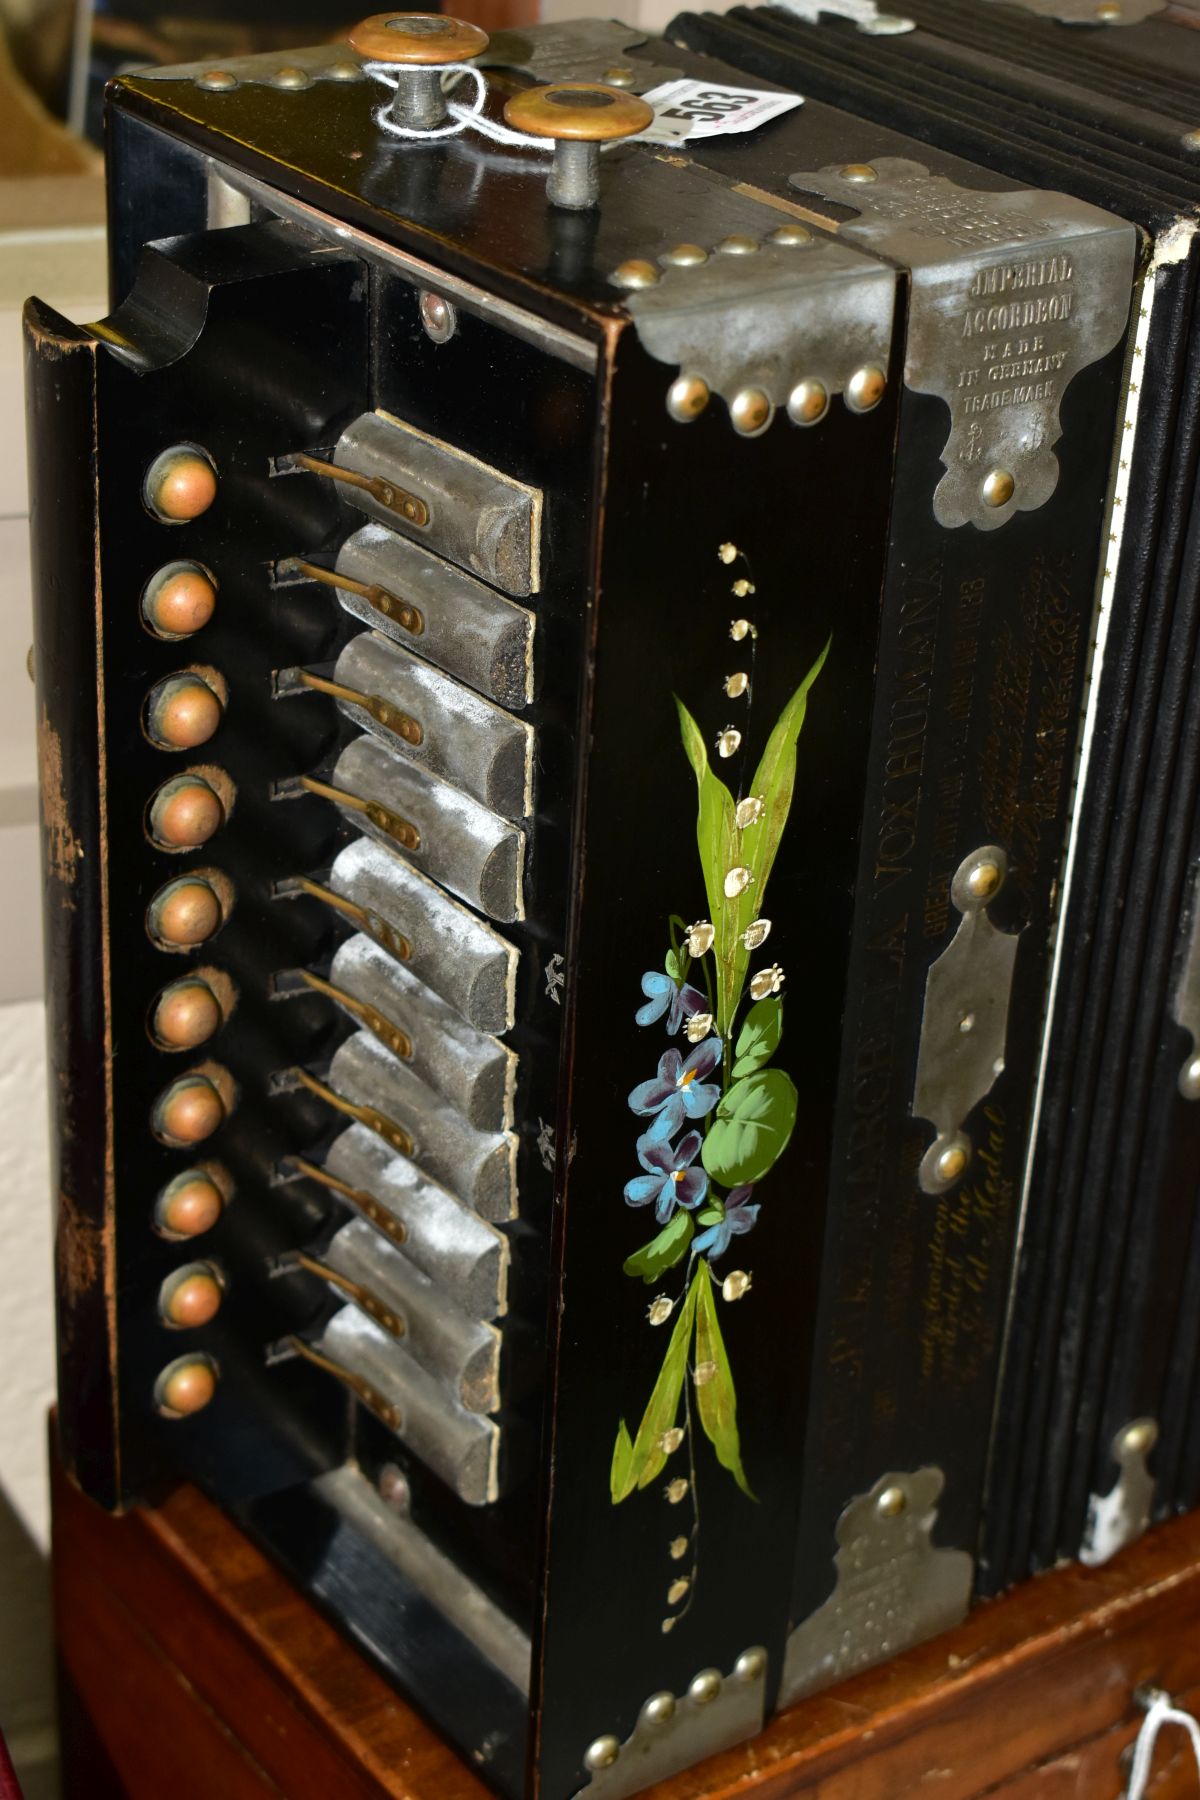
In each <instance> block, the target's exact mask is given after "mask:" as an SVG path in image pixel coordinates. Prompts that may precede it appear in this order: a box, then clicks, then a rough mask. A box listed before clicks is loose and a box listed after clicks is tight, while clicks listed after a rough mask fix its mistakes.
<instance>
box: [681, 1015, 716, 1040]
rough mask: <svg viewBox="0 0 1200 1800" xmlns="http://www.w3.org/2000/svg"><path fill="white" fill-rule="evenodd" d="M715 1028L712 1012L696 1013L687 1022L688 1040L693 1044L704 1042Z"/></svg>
mask: <svg viewBox="0 0 1200 1800" xmlns="http://www.w3.org/2000/svg"><path fill="white" fill-rule="evenodd" d="M712 1028H713V1016H712V1014H711V1013H694V1014H693V1016H692V1017H691V1018H690V1019H689V1020H688V1022H687V1034H688V1041H689V1042H690V1043H693V1044H700V1043H703V1041H704V1039H705V1038H706V1037H707V1036H708V1034H709V1032H710V1031H711V1030H712Z"/></svg>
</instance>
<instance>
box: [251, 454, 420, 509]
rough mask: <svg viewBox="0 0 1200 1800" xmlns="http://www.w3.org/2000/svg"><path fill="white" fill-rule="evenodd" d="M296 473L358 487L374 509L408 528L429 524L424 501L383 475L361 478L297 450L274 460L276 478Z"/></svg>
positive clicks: (350, 470) (351, 471) (336, 465)
mask: <svg viewBox="0 0 1200 1800" xmlns="http://www.w3.org/2000/svg"><path fill="white" fill-rule="evenodd" d="M297 470H304V471H305V473H307V474H309V475H324V476H327V477H328V479H329V480H330V481H340V482H342V483H343V485H344V486H346V487H353V488H358V489H359V490H360V491H361V492H362V493H364V494H370V496H371V498H372V500H374V502H375V504H376V505H377V506H383V507H386V509H387V510H388V512H394V513H396V514H398V516H399V517H400V518H402V519H403V520H405V522H406V523H407V524H409V525H417V526H422V525H428V523H429V508H428V507H427V506H426V504H425V502H424V500H422V499H420V498H418V496H417V495H416V494H410V493H409V492H408V491H407V489H405V488H402V487H398V486H397V485H396V483H395V482H394V481H388V480H386V479H385V477H384V476H382V475H360V474H359V472H358V470H357V469H343V468H341V467H340V466H339V465H338V464H337V463H331V462H322V460H321V458H320V457H319V456H310V455H309V454H308V452H307V451H297V452H296V453H295V454H293V455H290V456H280V457H277V458H276V461H275V473H276V474H277V475H294V474H295V473H296V472H297Z"/></svg>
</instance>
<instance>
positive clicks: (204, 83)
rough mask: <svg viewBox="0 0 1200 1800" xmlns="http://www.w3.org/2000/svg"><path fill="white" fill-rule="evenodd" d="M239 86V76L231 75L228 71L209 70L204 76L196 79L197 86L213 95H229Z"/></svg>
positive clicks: (198, 76)
mask: <svg viewBox="0 0 1200 1800" xmlns="http://www.w3.org/2000/svg"><path fill="white" fill-rule="evenodd" d="M237 85H238V78H237V76H236V75H231V74H230V73H229V71H228V69H208V70H206V71H205V73H204V74H203V75H197V77H196V86H197V87H202V88H207V89H208V91H209V92H210V93H212V94H227V93H228V92H229V91H230V89H231V88H235V87H237Z"/></svg>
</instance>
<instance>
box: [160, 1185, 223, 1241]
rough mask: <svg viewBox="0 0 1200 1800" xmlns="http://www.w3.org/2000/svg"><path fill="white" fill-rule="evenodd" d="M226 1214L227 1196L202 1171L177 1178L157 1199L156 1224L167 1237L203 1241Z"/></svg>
mask: <svg viewBox="0 0 1200 1800" xmlns="http://www.w3.org/2000/svg"><path fill="white" fill-rule="evenodd" d="M224 1210H225V1196H224V1194H223V1193H222V1192H221V1190H220V1188H219V1187H218V1186H217V1184H216V1182H215V1181H214V1180H213V1178H212V1176H211V1175H209V1174H207V1173H206V1172H205V1171H204V1170H203V1169H188V1170H187V1171H186V1173H185V1174H183V1175H177V1176H176V1177H175V1179H174V1181H172V1182H169V1183H168V1185H167V1186H166V1187H165V1188H164V1189H163V1191H162V1193H161V1194H160V1195H159V1196H158V1200H157V1202H156V1204H155V1208H154V1223H155V1225H156V1226H157V1228H158V1230H159V1231H160V1232H161V1233H162V1235H163V1236H164V1237H170V1238H194V1237H202V1236H203V1235H204V1233H205V1232H206V1231H211V1230H212V1228H213V1226H214V1225H215V1224H216V1223H217V1220H218V1219H219V1218H220V1217H221V1214H222V1212H223V1211H224Z"/></svg>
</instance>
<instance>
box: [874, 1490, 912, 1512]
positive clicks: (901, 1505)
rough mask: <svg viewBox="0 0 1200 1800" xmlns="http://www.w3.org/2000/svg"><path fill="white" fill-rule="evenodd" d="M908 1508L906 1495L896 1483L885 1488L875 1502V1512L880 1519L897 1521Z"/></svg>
mask: <svg viewBox="0 0 1200 1800" xmlns="http://www.w3.org/2000/svg"><path fill="white" fill-rule="evenodd" d="M907 1508H908V1495H907V1494H906V1493H905V1491H904V1489H903V1488H902V1487H900V1485H899V1484H898V1483H893V1484H892V1486H891V1487H885V1488H884V1490H883V1492H882V1494H880V1496H879V1498H878V1500H877V1501H876V1502H875V1511H876V1512H877V1513H878V1514H879V1516H880V1518H881V1519H898V1518H899V1516H900V1514H901V1513H902V1512H905V1511H906V1510H907Z"/></svg>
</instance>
